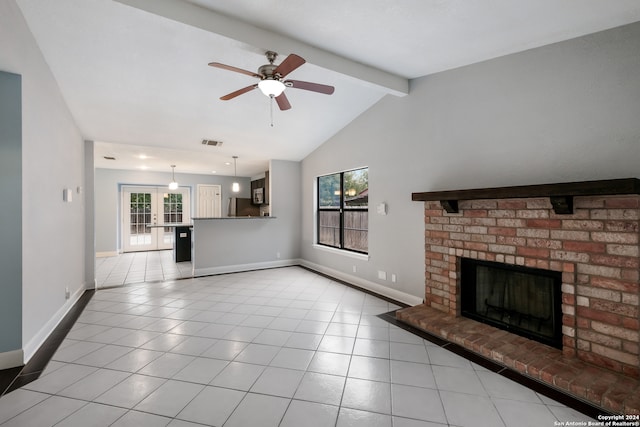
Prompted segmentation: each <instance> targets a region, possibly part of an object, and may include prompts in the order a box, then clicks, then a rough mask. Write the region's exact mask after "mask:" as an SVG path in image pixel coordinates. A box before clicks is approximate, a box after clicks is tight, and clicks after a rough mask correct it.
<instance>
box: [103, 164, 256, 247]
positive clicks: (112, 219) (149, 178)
mask: <svg viewBox="0 0 640 427" xmlns="http://www.w3.org/2000/svg"><path fill="white" fill-rule="evenodd" d="M175 177H176V181H178V184H179V185H180V187H189V188H190V189H191V216H195V215H196V214H197V211H196V207H197V195H198V188H197V186H198V184H218V185H220V186H221V189H222V215H223V216H224V215H226V214H227V204H228V201H229V197H247V198H248V197H251V196H250V194H251V182H250V181H251V180H250V178H246V177H237V179H236V178H234V177H232V176H221V175H196V174H186V173H185V174H181V173H176V174H175ZM170 181H171V172H170V171H169V172H166V173H163V172H149V171H131V170H121V169H101V168H96V170H95V204H96V214H95V224H96V253H98V254H101V253H115V252H117V251H118V250H121V249H122V247H121V244H120V239H121V236H120V235H119V233H120V228H119V227H118V222H119V221H120V212H119V210H120V204H121V197H122V195H121V193H120V190H121V186H122V185H157V186H164V185H168V184H169V182H170ZM234 181H238V182H239V183H240V192H239V193H238V194H237V195H236V194H233V193H232V192H231V184H232V183H233V182H234Z"/></svg>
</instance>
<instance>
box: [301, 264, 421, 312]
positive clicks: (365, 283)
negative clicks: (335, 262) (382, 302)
mask: <svg viewBox="0 0 640 427" xmlns="http://www.w3.org/2000/svg"><path fill="white" fill-rule="evenodd" d="M300 265H302V266H304V267H307V268H310V269H311V270H315V271H317V272H320V273H324V274H326V275H328V276H331V277H335V278H336V279H340V280H343V281H345V282H347V283H351V284H353V285H356V286H359V287H361V288H363V289H366V290H368V291H371V292H375V293H376V294H380V295H383V296H385V297H387V298H391V299H392V300H395V301H399V302H402V303H405V304H408V305H411V306H414V305H418V304H422V298H421V297H417V296H415V295H411V294H408V293H406V292H402V291H399V290H397V289H393V288H388V287H386V286H382V285H380V284H378V283H375V282H371V281H369V280H366V279H363V278H361V277H357V276H353V275H351V274H347V273H343V272H342V271H338V270H334V269H333V268H329V267H325V266H323V265H320V264H315V263H313V262H310V261H306V260H301V263H300Z"/></svg>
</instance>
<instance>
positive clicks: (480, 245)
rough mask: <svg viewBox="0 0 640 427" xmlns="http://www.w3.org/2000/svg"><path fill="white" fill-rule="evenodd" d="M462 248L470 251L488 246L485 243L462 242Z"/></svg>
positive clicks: (483, 249)
mask: <svg viewBox="0 0 640 427" xmlns="http://www.w3.org/2000/svg"><path fill="white" fill-rule="evenodd" d="M464 248H465V249H469V250H472V251H486V250H487V248H488V246H487V244H486V243H479V242H464Z"/></svg>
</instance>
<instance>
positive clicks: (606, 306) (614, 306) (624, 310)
mask: <svg viewBox="0 0 640 427" xmlns="http://www.w3.org/2000/svg"><path fill="white" fill-rule="evenodd" d="M590 308H592V309H594V310H600V311H607V312H610V313H613V314H619V315H621V316H627V317H633V318H637V317H638V307H636V306H632V305H629V304H622V303H618V302H613V301H605V300H600V299H596V298H592V299H591V305H590ZM634 320H635V319H634Z"/></svg>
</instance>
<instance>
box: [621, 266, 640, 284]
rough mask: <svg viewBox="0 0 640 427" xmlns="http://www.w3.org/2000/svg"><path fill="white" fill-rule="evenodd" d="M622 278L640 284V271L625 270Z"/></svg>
mask: <svg viewBox="0 0 640 427" xmlns="http://www.w3.org/2000/svg"><path fill="white" fill-rule="evenodd" d="M620 278H621V279H622V280H629V281H632V282H638V280H640V270H637V269H623V270H622V271H621V272H620Z"/></svg>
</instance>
